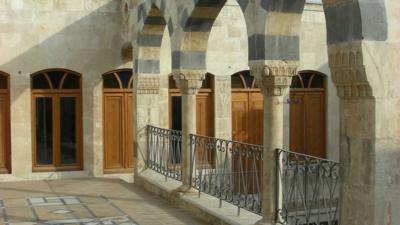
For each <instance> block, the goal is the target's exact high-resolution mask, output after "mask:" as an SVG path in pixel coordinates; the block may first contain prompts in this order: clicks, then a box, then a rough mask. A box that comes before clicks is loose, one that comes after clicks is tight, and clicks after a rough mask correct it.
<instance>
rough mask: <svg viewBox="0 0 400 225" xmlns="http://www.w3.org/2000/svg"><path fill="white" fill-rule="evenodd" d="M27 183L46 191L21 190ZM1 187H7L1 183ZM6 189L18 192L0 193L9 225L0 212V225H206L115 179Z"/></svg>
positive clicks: (53, 183) (163, 201)
mask: <svg viewBox="0 0 400 225" xmlns="http://www.w3.org/2000/svg"><path fill="white" fill-rule="evenodd" d="M82 182H84V186H82ZM33 185H38V187H43V188H44V187H46V188H47V189H46V190H43V191H41V190H36V192H37V193H36V194H35V195H33V194H32V193H31V192H30V190H26V191H23V190H25V189H24V187H26V186H33ZM1 186H2V187H3V188H7V187H6V186H5V185H4V184H0V187H1ZM10 186H12V187H13V188H14V189H16V190H20V191H18V192H12V193H11V192H2V191H0V199H5V200H4V207H5V210H6V212H7V217H8V218H10V223H9V224H5V223H4V218H6V216H5V215H3V214H2V212H1V210H0V225H58V224H60V225H73V224H77V225H78V224H79V225H180V224H190V225H205V224H206V223H203V222H202V221H198V220H196V219H194V218H193V217H191V216H190V215H189V214H188V213H186V212H183V211H182V210H180V209H178V208H177V207H175V206H172V205H171V204H169V203H168V202H166V201H165V200H163V199H161V198H158V197H156V196H154V195H152V194H149V193H147V192H145V191H144V190H143V189H141V188H138V187H137V186H135V185H133V184H127V183H124V182H121V181H118V180H108V179H107V180H105V179H90V180H80V179H72V180H60V181H57V180H55V181H41V182H38V181H34V182H32V183H30V182H19V183H17V182H16V183H12V182H11V183H10ZM66 187H68V188H66ZM83 187H84V188H83ZM42 192H43V193H42ZM38 193H41V194H42V195H38ZM60 194H64V195H60ZM28 203H30V204H31V205H32V207H30V206H29V204H28ZM36 217H37V218H36Z"/></svg>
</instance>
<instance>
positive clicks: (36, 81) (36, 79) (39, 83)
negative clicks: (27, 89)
mask: <svg viewBox="0 0 400 225" xmlns="http://www.w3.org/2000/svg"><path fill="white" fill-rule="evenodd" d="M32 88H33V89H50V84H49V82H48V81H47V79H46V77H45V76H44V74H38V75H35V76H33V77H32Z"/></svg>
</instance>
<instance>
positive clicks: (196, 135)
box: [190, 134, 263, 148]
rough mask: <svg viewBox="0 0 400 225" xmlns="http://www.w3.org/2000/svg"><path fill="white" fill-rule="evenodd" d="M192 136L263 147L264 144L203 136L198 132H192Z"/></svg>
mask: <svg viewBox="0 0 400 225" xmlns="http://www.w3.org/2000/svg"><path fill="white" fill-rule="evenodd" d="M190 136H191V137H200V138H207V139H214V140H220V141H224V142H231V143H235V144H241V145H247V146H251V147H252V146H254V147H256V148H263V145H256V144H250V143H246V142H241V141H233V140H228V139H223V138H216V137H208V136H203V135H198V134H190Z"/></svg>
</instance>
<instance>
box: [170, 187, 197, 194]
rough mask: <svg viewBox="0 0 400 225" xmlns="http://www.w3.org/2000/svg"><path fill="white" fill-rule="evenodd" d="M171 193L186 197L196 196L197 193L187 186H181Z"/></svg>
mask: <svg viewBox="0 0 400 225" xmlns="http://www.w3.org/2000/svg"><path fill="white" fill-rule="evenodd" d="M173 193H174V194H176V195H187V194H197V191H196V189H194V188H192V187H190V186H188V185H181V186H179V187H178V188H177V189H175V190H173Z"/></svg>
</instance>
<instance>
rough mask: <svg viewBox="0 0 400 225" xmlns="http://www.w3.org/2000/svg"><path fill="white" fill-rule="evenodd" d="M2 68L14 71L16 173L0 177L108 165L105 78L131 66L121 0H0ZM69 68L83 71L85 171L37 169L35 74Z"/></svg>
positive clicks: (92, 170)
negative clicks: (34, 166)
mask: <svg viewBox="0 0 400 225" xmlns="http://www.w3.org/2000/svg"><path fill="white" fill-rule="evenodd" d="M0 18H1V19H0V51H1V57H0V70H1V71H4V72H6V73H9V74H10V75H11V77H10V82H11V139H12V140H11V145H12V146H11V148H12V150H11V151H12V174H11V175H0V180H10V179H12V180H15V179H51V178H61V177H80V176H88V175H96V176H99V175H101V174H102V167H103V154H102V152H103V148H102V139H103V131H102V117H103V115H102V78H101V75H102V74H103V73H105V72H107V71H109V70H113V69H116V68H120V67H131V62H129V61H127V60H124V59H122V57H121V47H122V45H123V43H125V42H127V41H128V40H127V36H126V34H125V33H124V32H121V30H122V29H123V28H124V25H123V21H122V17H121V5H120V1H114V0H101V1H99V0H2V1H0ZM47 68H66V69H70V70H74V71H77V72H79V73H81V74H82V78H83V79H82V83H83V93H82V95H83V132H84V137H83V140H84V143H83V149H84V156H83V157H84V171H80V172H63V173H61V172H58V173H32V150H31V149H32V142H31V135H32V133H31V132H32V127H31V90H30V74H32V73H34V72H37V71H39V70H43V69H47Z"/></svg>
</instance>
